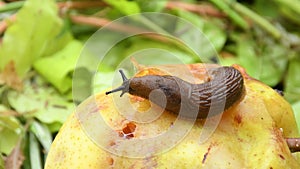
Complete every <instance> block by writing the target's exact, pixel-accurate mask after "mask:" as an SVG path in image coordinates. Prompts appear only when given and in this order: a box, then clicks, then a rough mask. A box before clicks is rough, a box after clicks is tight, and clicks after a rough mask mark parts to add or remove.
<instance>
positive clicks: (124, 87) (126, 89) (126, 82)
mask: <svg viewBox="0 0 300 169" xmlns="http://www.w3.org/2000/svg"><path fill="white" fill-rule="evenodd" d="M119 72H120V74H121V76H122V80H123V83H122V85H121V86H120V87H118V88H116V89H113V90H111V91H108V92H106V93H105V94H106V95H109V94H111V93H115V92H118V91H122V93H121V94H120V97H122V96H123V95H124V94H125V93H127V92H129V82H130V79H128V78H127V77H126V76H125V73H124V72H123V70H119Z"/></svg>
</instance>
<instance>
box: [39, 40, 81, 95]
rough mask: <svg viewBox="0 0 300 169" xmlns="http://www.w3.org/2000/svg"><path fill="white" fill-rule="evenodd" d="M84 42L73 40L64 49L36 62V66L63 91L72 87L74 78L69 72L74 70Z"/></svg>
mask: <svg viewBox="0 0 300 169" xmlns="http://www.w3.org/2000/svg"><path fill="white" fill-rule="evenodd" d="M82 47H83V46H82V43H81V42H79V41H77V40H73V41H71V42H70V43H69V44H68V45H67V46H66V47H65V48H64V49H63V50H61V51H59V52H57V53H55V54H54V55H52V56H49V57H44V58H41V59H39V60H37V61H36V62H35V63H34V68H35V69H36V70H37V71H38V72H39V73H40V74H41V75H42V76H43V77H44V78H45V79H46V80H47V81H49V82H50V83H51V84H53V85H54V86H55V87H56V88H57V89H58V90H59V91H60V92H61V93H64V92H66V91H68V90H70V89H71V87H72V78H71V77H70V76H68V74H69V73H70V72H71V71H73V70H74V68H75V66H76V62H77V58H78V56H79V54H80V52H81V49H82Z"/></svg>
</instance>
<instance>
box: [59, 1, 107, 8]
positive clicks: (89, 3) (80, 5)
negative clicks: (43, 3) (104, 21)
mask: <svg viewBox="0 0 300 169" xmlns="http://www.w3.org/2000/svg"><path fill="white" fill-rule="evenodd" d="M57 6H58V7H59V8H67V9H85V8H92V7H103V6H107V4H106V3H105V2H102V1H83V2H76V1H75V2H74V1H68V2H58V3H57Z"/></svg>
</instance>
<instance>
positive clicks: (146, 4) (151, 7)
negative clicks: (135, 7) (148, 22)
mask: <svg viewBox="0 0 300 169" xmlns="http://www.w3.org/2000/svg"><path fill="white" fill-rule="evenodd" d="M135 1H136V2H137V3H138V4H139V7H140V8H141V10H142V11H143V12H160V11H162V10H163V9H164V8H165V5H166V3H167V2H168V1H167V0H151V1H145V0H135Z"/></svg>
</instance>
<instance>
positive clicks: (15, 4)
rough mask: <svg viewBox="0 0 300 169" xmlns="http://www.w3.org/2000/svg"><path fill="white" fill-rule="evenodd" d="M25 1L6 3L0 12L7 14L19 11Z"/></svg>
mask: <svg viewBox="0 0 300 169" xmlns="http://www.w3.org/2000/svg"><path fill="white" fill-rule="evenodd" d="M24 3H25V1H16V2H10V3H6V4H5V5H3V6H1V7H0V12H7V11H12V10H17V9H20V8H21V7H22V6H23V5H24Z"/></svg>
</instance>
